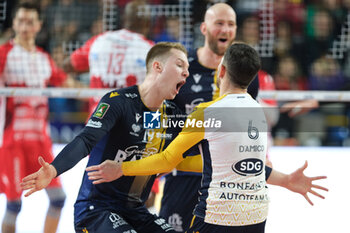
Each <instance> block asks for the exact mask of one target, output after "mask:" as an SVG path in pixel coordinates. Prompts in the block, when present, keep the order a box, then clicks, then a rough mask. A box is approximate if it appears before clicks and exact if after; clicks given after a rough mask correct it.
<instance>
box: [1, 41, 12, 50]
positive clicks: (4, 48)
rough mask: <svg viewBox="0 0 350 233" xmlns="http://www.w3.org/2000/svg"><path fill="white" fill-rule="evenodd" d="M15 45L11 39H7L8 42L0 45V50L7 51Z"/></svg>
mask: <svg viewBox="0 0 350 233" xmlns="http://www.w3.org/2000/svg"><path fill="white" fill-rule="evenodd" d="M13 46H14V44H13V42H12V41H11V40H10V41H7V42H5V43H3V44H1V45H0V52H1V53H4V52H6V51H10V50H11V49H12V48H13Z"/></svg>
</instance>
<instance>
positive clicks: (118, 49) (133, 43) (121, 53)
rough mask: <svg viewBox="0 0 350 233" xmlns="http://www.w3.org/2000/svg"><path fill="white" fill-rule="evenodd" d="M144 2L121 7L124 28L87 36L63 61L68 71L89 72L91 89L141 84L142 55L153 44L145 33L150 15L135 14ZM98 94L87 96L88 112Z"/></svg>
mask: <svg viewBox="0 0 350 233" xmlns="http://www.w3.org/2000/svg"><path fill="white" fill-rule="evenodd" d="M142 6H143V7H144V9H147V7H146V5H145V4H144V3H143V2H142V1H141V2H140V1H131V2H129V3H128V4H127V5H126V7H125V10H124V18H123V19H124V28H123V29H120V30H116V31H107V32H104V33H102V34H99V35H97V36H94V37H92V38H91V39H89V40H88V41H87V42H86V43H85V44H84V45H83V46H82V47H80V48H79V49H77V50H75V51H74V52H73V53H72V54H71V56H70V58H69V59H68V60H66V61H65V64H64V69H65V70H66V71H67V72H72V71H74V72H79V73H83V72H87V71H89V73H90V87H91V88H118V89H119V88H124V87H130V86H133V85H136V84H140V83H142V81H143V79H144V77H145V76H146V62H145V58H146V56H147V53H148V51H149V50H150V48H151V47H152V46H153V45H154V43H153V42H152V41H150V40H148V39H147V38H146V37H145V36H146V35H147V33H148V30H149V25H148V22H149V18H148V17H149V16H148V15H147V12H144V13H145V14H144V15H140V14H138V9H140V8H142ZM98 102H99V97H95V98H91V99H90V104H89V105H90V106H89V112H90V113H92V112H93V110H94V109H95V108H96V107H97V103H98Z"/></svg>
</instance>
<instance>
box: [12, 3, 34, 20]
mask: <svg viewBox="0 0 350 233" xmlns="http://www.w3.org/2000/svg"><path fill="white" fill-rule="evenodd" d="M22 8H23V9H26V10H33V11H36V12H37V13H38V17H39V19H41V9H40V6H39V4H37V3H35V2H33V1H24V2H20V3H19V4H18V5H17V6H16V8H15V11H14V14H13V15H14V16H16V14H17V12H18V10H19V9H22Z"/></svg>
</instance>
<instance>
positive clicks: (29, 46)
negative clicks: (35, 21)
mask: <svg viewBox="0 0 350 233" xmlns="http://www.w3.org/2000/svg"><path fill="white" fill-rule="evenodd" d="M13 41H14V43H15V44H17V45H20V46H21V47H23V48H24V49H25V50H27V51H34V50H35V40H34V39H31V40H23V39H20V38H19V37H15V38H14V39H13Z"/></svg>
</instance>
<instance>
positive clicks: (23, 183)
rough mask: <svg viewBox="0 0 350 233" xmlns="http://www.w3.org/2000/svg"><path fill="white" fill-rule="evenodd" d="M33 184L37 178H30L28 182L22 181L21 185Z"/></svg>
mask: <svg viewBox="0 0 350 233" xmlns="http://www.w3.org/2000/svg"><path fill="white" fill-rule="evenodd" d="M33 184H35V180H29V181H26V182H21V183H20V184H19V185H20V186H21V187H24V186H28V185H33Z"/></svg>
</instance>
